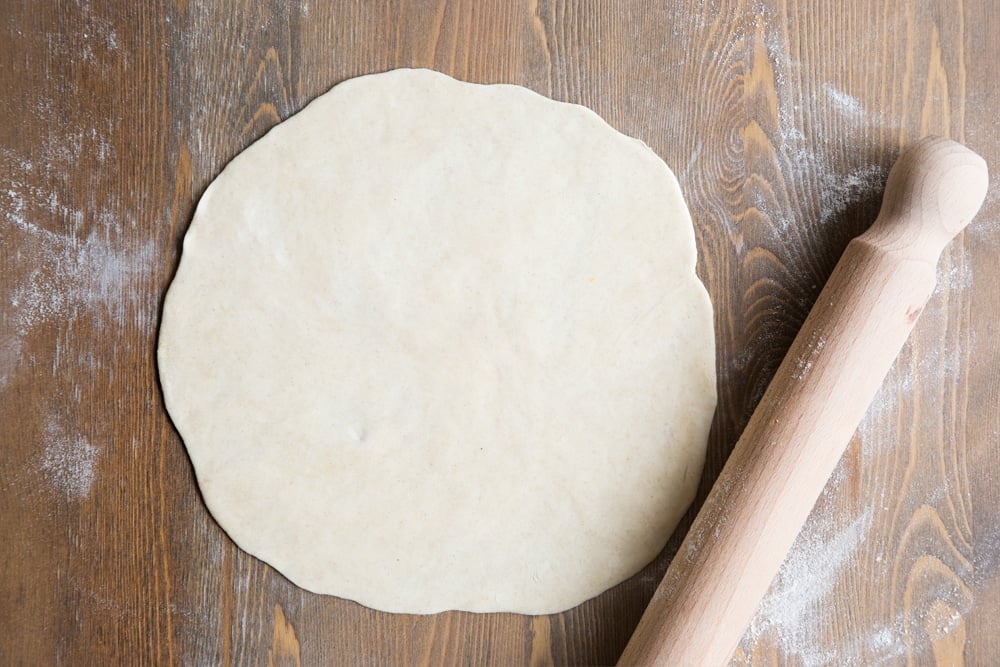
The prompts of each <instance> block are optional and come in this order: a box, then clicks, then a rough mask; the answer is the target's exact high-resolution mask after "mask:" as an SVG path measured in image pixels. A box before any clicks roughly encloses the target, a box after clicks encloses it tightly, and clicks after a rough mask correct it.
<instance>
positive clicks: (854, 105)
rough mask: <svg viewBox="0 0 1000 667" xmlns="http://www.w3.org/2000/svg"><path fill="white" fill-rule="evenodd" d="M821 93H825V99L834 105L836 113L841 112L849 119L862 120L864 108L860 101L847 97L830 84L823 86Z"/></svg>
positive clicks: (850, 96) (851, 96)
mask: <svg viewBox="0 0 1000 667" xmlns="http://www.w3.org/2000/svg"><path fill="white" fill-rule="evenodd" d="M823 92H824V93H826V95H827V97H829V98H830V100H831V101H832V102H833V103H834V105H835V107H836V109H837V111H839V112H841V113H842V114H844V115H845V116H847V117H849V118H857V119H863V118H864V117H865V114H866V113H867V112H866V111H865V107H864V105H863V104H861V100H859V99H858V98H856V97H854V96H853V95H848V94H847V93H845V92H844V91H842V90H840V89H839V88H836V87H835V86H834V85H833V84H832V83H824V84H823Z"/></svg>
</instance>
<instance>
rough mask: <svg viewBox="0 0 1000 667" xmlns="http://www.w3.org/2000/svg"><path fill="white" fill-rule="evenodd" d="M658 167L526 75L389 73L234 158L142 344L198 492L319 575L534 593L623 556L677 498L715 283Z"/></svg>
mask: <svg viewBox="0 0 1000 667" xmlns="http://www.w3.org/2000/svg"><path fill="white" fill-rule="evenodd" d="M694 266H695V243H694V233H693V230H692V226H691V222H690V218H689V216H688V213H687V209H686V207H685V205H684V202H683V200H682V198H681V193H680V189H679V188H678V185H677V182H676V180H675V179H674V177H673V175H672V174H671V172H670V170H669V169H668V168H667V166H666V165H665V164H664V163H663V162H662V161H661V160H660V159H659V158H658V157H657V156H656V155H655V154H654V153H653V152H652V151H651V150H650V149H648V148H647V147H646V146H645V145H643V144H642V143H641V142H639V141H637V140H635V139H631V138H628V137H626V136H625V135H622V134H620V133H618V132H616V131H615V130H613V129H612V128H611V127H610V126H608V125H607V124H606V123H605V122H604V121H603V120H601V119H600V118H599V117H598V116H597V115H596V114H594V113H593V112H591V111H589V110H587V109H584V108H583V107H579V106H575V105H570V104H564V103H559V102H553V101H552V100H549V99H546V98H544V97H541V96H540V95H537V94H535V93H533V92H531V91H528V90H526V89H524V88H519V87H516V86H508V85H494V86H483V85H475V84H468V83H462V82H458V81H455V80H453V79H451V78H449V77H447V76H445V75H442V74H438V73H435V72H431V71H427V70H396V71H393V72H388V73H385V74H378V75H372V76H366V77H361V78H357V79H352V80H349V81H347V82H345V83H342V84H340V85H338V86H336V87H335V88H334V89H333V90H331V91H330V92H329V93H327V94H325V95H322V96H321V97H319V98H317V99H316V100H315V101H314V102H312V103H311V104H310V105H309V106H308V107H306V108H305V109H304V110H303V111H302V112H300V113H298V114H297V115H295V116H293V117H292V118H290V119H288V120H287V121H285V122H283V123H281V124H280V125H278V126H276V127H275V128H274V129H273V130H271V131H270V132H269V133H268V134H267V135H266V136H265V137H263V138H262V139H261V140H260V141H258V142H257V143H255V144H253V145H252V146H251V147H250V148H248V149H247V150H246V151H244V152H243V153H242V154H240V155H239V156H237V157H236V158H235V159H234V160H233V161H232V162H231V163H230V164H229V165H228V166H227V167H226V168H225V170H224V171H223V172H222V173H221V174H220V176H219V177H218V178H217V179H216V180H215V181H214V182H213V183H212V184H211V186H209V188H208V189H207V190H206V192H205V194H204V196H203V197H202V199H201V202H200V203H199V205H198V209H197V212H196V213H195V216H194V220H193V222H192V223H191V227H190V230H189V231H188V233H187V236H186V237H185V239H184V248H183V255H182V259H181V263H180V267H179V269H178V271H177V275H176V278H175V279H174V281H173V284H172V285H171V287H170V290H169V293H168V296H167V300H166V305H165V307H164V314H163V321H162V327H161V332H160V339H159V368H160V377H161V382H162V386H163V392H164V396H165V398H166V402H167V406H168V408H169V411H170V415H171V417H172V418H173V421H174V423H175V425H176V426H177V428H178V430H179V432H180V433H181V435H182V437H183V439H184V443H185V445H186V447H187V449H188V452H189V454H190V456H191V460H192V462H193V464H194V468H195V471H196V473H197V477H198V483H199V485H200V488H201V491H202V494H203V496H204V498H205V501H206V503H207V504H208V507H209V508H210V510H211V512H212V514H213V515H214V516H215V518H216V519H217V520H218V521H219V523H220V524H221V525H222V527H223V528H224V529H225V530H226V532H227V533H229V535H230V536H231V537H232V538H233V539H234V540H235V541H236V543H237V544H239V546H240V547H242V548H243V549H245V550H246V551H248V552H250V553H251V554H254V555H255V556H258V557H259V558H261V559H263V560H265V561H267V562H268V563H270V564H271V565H273V566H274V567H275V568H277V569H278V570H279V571H281V572H282V573H283V574H284V575H286V576H287V577H288V578H289V579H291V580H292V581H294V582H295V583H297V584H299V585H300V586H302V587H304V588H307V589H309V590H312V591H316V592H321V593H330V594H334V595H338V596H342V597H345V598H350V599H352V600H356V601H358V602H361V603H363V604H365V605H368V606H371V607H375V608H378V609H383V610H388V611H396V612H416V613H429V612H436V611H441V610H446V609H464V610H471V611H483V612H484V611H516V612H522V613H549V612H556V611H560V610H564V609H567V608H569V607H572V606H574V605H576V604H578V603H580V602H583V601H584V600H586V599H588V598H590V597H592V596H594V595H596V594H598V593H600V592H602V591H604V590H605V589H607V588H609V587H611V586H613V585H615V584H617V583H619V582H621V581H623V580H624V579H626V578H627V577H629V576H630V575H632V574H634V573H635V572H637V571H638V570H639V569H641V568H642V567H643V566H644V565H645V564H647V563H648V562H649V561H650V560H652V559H653V558H654V557H655V556H656V554H657V553H658V552H659V551H660V550H661V549H662V547H663V545H664V544H665V542H666V540H667V538H668V537H669V535H670V533H671V531H672V530H673V528H674V526H675V525H676V523H677V521H678V520H679V518H680V516H681V515H682V513H683V512H684V510H685V509H686V507H687V506H688V504H689V503H690V501H691V499H692V498H693V496H694V493H695V489H696V486H697V484H698V479H699V474H700V472H701V468H702V463H703V460H704V455H705V446H706V439H707V435H708V428H709V423H710V421H711V419H712V414H713V411H714V408H715V369H714V338H713V330H712V315H711V304H710V302H709V300H708V296H707V294H706V292H705V289H704V288H703V286H702V285H701V283H700V282H699V281H698V279H697V277H696V276H695V272H694Z"/></svg>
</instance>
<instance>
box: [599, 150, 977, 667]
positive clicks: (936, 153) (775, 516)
mask: <svg viewBox="0 0 1000 667" xmlns="http://www.w3.org/2000/svg"><path fill="white" fill-rule="evenodd" d="M987 180H988V177H987V171H986V163H985V162H984V161H983V159H982V158H980V157H979V156H978V155H976V154H975V153H973V152H972V151H970V150H969V149H967V148H965V147H964V146H962V145H961V144H957V143H955V142H953V141H949V140H946V139H938V138H929V139H923V140H921V141H919V142H917V143H916V144H914V145H912V146H911V147H909V148H908V149H907V150H905V151H904V152H903V154H902V155H901V156H900V158H899V160H898V161H897V162H896V165H895V166H894V167H893V168H892V171H891V172H890V173H889V180H888V183H887V184H886V188H885V196H884V198H883V200H882V209H881V211H880V212H879V216H878V219H877V220H876V221H875V223H874V224H873V225H872V227H871V229H869V230H868V231H867V232H865V233H864V234H862V235H861V236H859V237H857V238H856V239H854V240H853V241H851V243H850V244H849V245H848V246H847V249H846V250H845V251H844V254H843V256H842V257H841V259H840V261H839V262H838V264H837V266H836V268H835V269H834V271H833V274H832V275H831V276H830V279H829V281H827V283H826V286H825V287H824V288H823V291H822V293H821V294H820V295H819V298H818V299H817V301H816V304H815V305H814V306H813V309H812V311H811V312H810V313H809V317H808V318H806V321H805V323H804V324H803V325H802V329H801V330H800V331H799V334H798V336H796V338H795V341H794V342H793V343H792V347H791V349H790V350H789V352H788V354H787V355H786V356H785V359H784V361H783V362H782V363H781V366H780V367H779V368H778V372H777V373H776V374H775V376H774V379H773V380H772V381H771V384H770V385H769V386H768V388H767V391H766V392H765V393H764V396H763V398H762V399H761V401H760V404H759V405H758V406H757V409H756V411H755V412H754V413H753V416H752V417H751V419H750V422H749V423H748V424H747V426H746V429H745V430H744V431H743V435H742V436H741V437H740V439H739V441H738V442H737V443H736V447H735V449H734V450H733V453H732V454H731V455H730V457H729V460H728V461H727V463H726V465H725V468H724V469H723V470H722V473H721V474H720V475H719V479H718V480H717V481H716V483H715V486H714V487H713V488H712V491H711V493H710V494H709V496H708V499H707V500H706V501H705V504H704V506H703V507H702V509H701V511H700V512H699V514H698V517H697V518H696V519H695V522H694V524H693V525H692V526H691V529H690V530H689V531H688V534H687V537H686V538H685V540H684V543H683V544H682V545H681V547H680V550H679V551H678V552H677V555H676V556H675V557H674V560H673V562H672V563H671V564H670V568H669V569H668V570H667V573H666V576H665V577H664V579H663V582H662V583H661V584H660V586H659V588H657V590H656V592H655V593H654V595H653V598H652V600H651V602H650V603H649V607H648V608H647V609H646V612H645V613H644V614H643V616H642V620H641V621H640V622H639V626H638V627H637V628H636V630H635V633H634V634H633V635H632V639H631V640H630V641H629V643H628V646H627V647H626V649H625V652H624V653H623V654H622V657H621V659H620V661H619V665H669V666H670V667H675V666H677V667H701V666H703V665H704V666H714V665H726V664H728V662H729V660H730V658H731V656H732V653H733V651H734V649H735V648H736V645H737V644H738V642H739V640H740V638H741V637H742V635H743V632H744V630H745V629H746V627H747V625H748V623H749V622H750V620H751V619H752V617H753V615H754V612H755V611H756V609H757V605H758V603H759V602H760V600H761V598H763V596H764V594H765V593H766V592H767V589H768V587H769V585H770V583H771V581H772V580H773V579H774V576H775V575H776V574H777V572H778V569H779V568H780V567H781V563H782V561H783V560H784V558H785V556H786V555H787V553H788V550H789V549H790V548H791V546H792V543H793V542H794V540H795V537H796V536H797V535H798V533H799V531H800V529H801V528H802V525H803V524H804V523H805V521H806V518H807V517H808V516H809V513H810V511H811V510H812V507H813V505H815V503H816V500H817V498H818V497H819V495H820V493H821V492H822V491H823V487H824V486H825V485H826V482H827V480H828V479H829V477H830V475H831V474H832V473H833V470H834V468H835V467H836V465H837V463H838V461H839V460H840V458H841V456H842V455H843V453H844V449H845V448H846V447H847V444H848V443H849V442H850V439H851V436H852V435H853V434H854V431H855V430H856V429H857V426H858V424H859V423H860V421H861V418H862V417H863V416H864V414H865V411H866V410H867V408H868V405H869V403H871V400H872V398H873V397H874V396H875V392H876V391H877V390H878V388H879V386H880V385H881V384H882V380H883V379H884V378H885V375H886V373H887V372H888V371H889V368H890V366H891V365H892V363H893V360H894V359H895V358H896V355H897V354H898V353H899V350H900V348H902V346H903V343H905V342H906V338H907V336H909V334H910V330H911V329H912V328H913V323H914V322H915V321H916V319H917V316H919V315H920V311H921V310H922V309H923V307H924V304H925V303H926V302H927V300H928V299H929V298H930V296H931V293H932V292H933V290H934V284H935V269H936V265H937V261H938V257H939V256H940V254H941V251H942V250H943V249H944V247H945V246H946V245H947V244H948V242H949V241H951V239H952V238H953V237H954V236H955V235H956V234H958V233H959V232H960V231H961V230H962V229H963V228H964V227H965V226H966V225H967V224H968V223H969V221H970V220H971V219H972V217H973V216H974V215H975V214H976V212H977V211H978V210H979V207H980V206H981V205H982V202H983V199H984V197H985V196H986V188H987Z"/></svg>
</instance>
